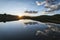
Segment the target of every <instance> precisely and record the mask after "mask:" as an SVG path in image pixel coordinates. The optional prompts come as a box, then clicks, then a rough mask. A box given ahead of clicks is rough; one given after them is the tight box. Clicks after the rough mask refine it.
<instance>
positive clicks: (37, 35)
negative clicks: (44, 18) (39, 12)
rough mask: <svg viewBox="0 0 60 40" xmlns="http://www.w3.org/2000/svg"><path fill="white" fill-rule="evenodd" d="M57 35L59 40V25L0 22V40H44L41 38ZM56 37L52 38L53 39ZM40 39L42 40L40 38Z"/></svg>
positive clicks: (30, 22) (28, 21)
mask: <svg viewBox="0 0 60 40" xmlns="http://www.w3.org/2000/svg"><path fill="white" fill-rule="evenodd" d="M54 32H55V33H54ZM49 33H51V35H53V33H54V34H58V35H59V37H58V35H57V37H58V38H59V39H60V24H54V23H42V22H39V21H34V20H27V19H24V20H18V21H11V22H6V23H4V22H0V39H1V40H5V39H6V40H45V39H43V37H46V38H47V36H49V37H50V36H51V35H50V34H49ZM55 36H56V35H53V36H52V39H54V38H53V37H55ZM41 37H42V38H41ZM50 39H51V38H50Z"/></svg>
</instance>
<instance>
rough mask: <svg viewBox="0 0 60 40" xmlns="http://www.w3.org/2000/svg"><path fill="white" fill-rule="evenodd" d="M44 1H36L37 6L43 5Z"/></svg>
mask: <svg viewBox="0 0 60 40" xmlns="http://www.w3.org/2000/svg"><path fill="white" fill-rule="evenodd" d="M44 3H45V1H44V2H39V1H36V4H37V5H38V6H40V5H43V4H44Z"/></svg>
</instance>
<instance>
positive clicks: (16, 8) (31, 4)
mask: <svg viewBox="0 0 60 40" xmlns="http://www.w3.org/2000/svg"><path fill="white" fill-rule="evenodd" d="M36 1H40V2H43V1H45V0H0V14H4V13H7V14H12V15H33V16H35V15H46V13H44V11H45V10H46V8H44V6H43V5H42V6H37V4H36ZM26 10H32V11H38V13H36V14H26V13H24V11H26ZM59 13H60V11H59V10H58V11H55V12H51V13H50V14H59ZM47 14H48V13H47Z"/></svg>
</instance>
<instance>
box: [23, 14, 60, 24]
mask: <svg viewBox="0 0 60 40" xmlns="http://www.w3.org/2000/svg"><path fill="white" fill-rule="evenodd" d="M22 18H23V19H32V20H36V21H40V22H50V23H59V24H60V14H56V15H53V16H48V15H41V16H37V17H30V16H23V17H22Z"/></svg>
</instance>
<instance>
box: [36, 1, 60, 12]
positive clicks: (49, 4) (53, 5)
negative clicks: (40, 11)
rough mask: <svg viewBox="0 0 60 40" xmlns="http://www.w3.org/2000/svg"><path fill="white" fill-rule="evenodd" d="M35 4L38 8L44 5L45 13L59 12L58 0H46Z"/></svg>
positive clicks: (59, 4) (59, 3)
mask: <svg viewBox="0 0 60 40" xmlns="http://www.w3.org/2000/svg"><path fill="white" fill-rule="evenodd" d="M36 4H37V5H38V6H41V5H43V4H45V5H44V7H45V8H47V10H45V12H53V11H57V10H60V2H58V0H48V1H43V2H39V1H36Z"/></svg>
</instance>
